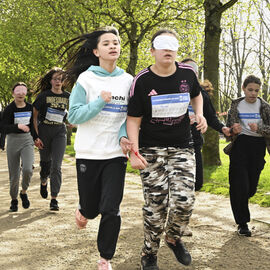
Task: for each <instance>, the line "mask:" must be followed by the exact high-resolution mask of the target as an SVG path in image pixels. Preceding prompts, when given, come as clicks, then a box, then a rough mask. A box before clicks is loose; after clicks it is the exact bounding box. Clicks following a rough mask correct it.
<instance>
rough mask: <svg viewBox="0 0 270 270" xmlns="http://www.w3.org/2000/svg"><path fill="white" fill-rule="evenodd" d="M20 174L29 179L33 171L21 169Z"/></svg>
mask: <svg viewBox="0 0 270 270" xmlns="http://www.w3.org/2000/svg"><path fill="white" fill-rule="evenodd" d="M22 173H23V175H24V176H29V177H31V176H32V174H33V169H32V167H31V168H23V170H22Z"/></svg>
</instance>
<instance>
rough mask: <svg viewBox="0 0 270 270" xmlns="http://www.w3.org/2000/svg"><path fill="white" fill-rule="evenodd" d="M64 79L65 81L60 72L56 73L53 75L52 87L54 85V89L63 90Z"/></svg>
mask: <svg viewBox="0 0 270 270" xmlns="http://www.w3.org/2000/svg"><path fill="white" fill-rule="evenodd" d="M62 79H63V76H62V74H61V73H58V72H55V73H54V74H53V75H52V79H51V85H52V89H57V90H59V89H61V88H62V84H63V82H62Z"/></svg>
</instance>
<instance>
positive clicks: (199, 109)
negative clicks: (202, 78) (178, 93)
mask: <svg viewBox="0 0 270 270" xmlns="http://www.w3.org/2000/svg"><path fill="white" fill-rule="evenodd" d="M190 103H191V105H192V107H193V109H194V112H195V117H196V122H197V127H196V128H197V129H198V130H200V131H201V132H202V133H204V132H206V130H207V122H206V120H205V118H204V116H203V99H202V94H201V93H200V94H199V95H198V96H196V97H194V98H192V99H191V101H190Z"/></svg>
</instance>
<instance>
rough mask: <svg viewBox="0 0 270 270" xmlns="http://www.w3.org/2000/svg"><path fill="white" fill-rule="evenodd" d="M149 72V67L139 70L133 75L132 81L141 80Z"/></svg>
mask: <svg viewBox="0 0 270 270" xmlns="http://www.w3.org/2000/svg"><path fill="white" fill-rule="evenodd" d="M149 74H150V70H149V68H145V69H143V70H141V71H140V72H139V73H138V74H137V75H136V76H135V77H134V81H138V80H143V79H144V78H145V77H147V75H149Z"/></svg>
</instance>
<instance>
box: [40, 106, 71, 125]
mask: <svg viewBox="0 0 270 270" xmlns="http://www.w3.org/2000/svg"><path fill="white" fill-rule="evenodd" d="M65 115H66V112H65V111H60V110H56V109H53V108H48V109H47V113H46V117H45V118H46V119H47V120H49V121H53V122H57V123H63V119H64V117H65Z"/></svg>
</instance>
